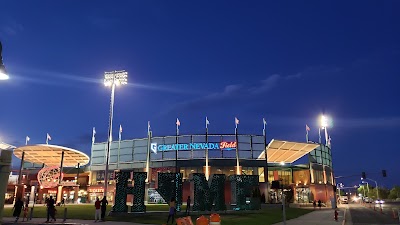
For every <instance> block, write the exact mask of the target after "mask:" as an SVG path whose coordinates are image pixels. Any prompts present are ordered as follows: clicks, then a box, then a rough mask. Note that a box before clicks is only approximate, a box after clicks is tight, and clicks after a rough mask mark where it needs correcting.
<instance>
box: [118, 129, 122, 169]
mask: <svg viewBox="0 0 400 225" xmlns="http://www.w3.org/2000/svg"><path fill="white" fill-rule="evenodd" d="M121 135H122V126H121V124H120V125H119V136H118V156H117V168H119V152H120V149H121Z"/></svg>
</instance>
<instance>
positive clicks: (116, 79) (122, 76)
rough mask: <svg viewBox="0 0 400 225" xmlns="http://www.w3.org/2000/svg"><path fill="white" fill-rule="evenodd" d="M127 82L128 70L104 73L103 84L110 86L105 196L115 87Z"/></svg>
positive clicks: (105, 194)
mask: <svg viewBox="0 0 400 225" xmlns="http://www.w3.org/2000/svg"><path fill="white" fill-rule="evenodd" d="M127 82H128V72H126V71H124V70H122V71H112V72H105V73H104V85H105V86H111V100H110V116H109V120H108V139H107V152H106V168H105V171H104V196H105V197H106V198H107V188H108V169H109V164H110V148H111V142H112V123H113V117H114V95H115V87H116V86H118V85H124V84H127Z"/></svg>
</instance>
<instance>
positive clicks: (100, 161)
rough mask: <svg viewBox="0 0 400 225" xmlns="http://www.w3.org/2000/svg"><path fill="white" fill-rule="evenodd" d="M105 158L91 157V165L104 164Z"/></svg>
mask: <svg viewBox="0 0 400 225" xmlns="http://www.w3.org/2000/svg"><path fill="white" fill-rule="evenodd" d="M104 160H105V157H92V164H104V163H105V162H104Z"/></svg>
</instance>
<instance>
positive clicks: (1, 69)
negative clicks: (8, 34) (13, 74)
mask: <svg viewBox="0 0 400 225" xmlns="http://www.w3.org/2000/svg"><path fill="white" fill-rule="evenodd" d="M2 51H3V47H2V45H1V42H0V80H8V79H10V77H9V76H8V74H7V71H6V67H5V66H4V64H3V57H2Z"/></svg>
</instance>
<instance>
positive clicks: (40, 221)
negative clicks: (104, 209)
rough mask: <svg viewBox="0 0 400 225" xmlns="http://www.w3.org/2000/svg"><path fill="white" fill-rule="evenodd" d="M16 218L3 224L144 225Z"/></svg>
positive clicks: (6, 219) (138, 224)
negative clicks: (47, 221)
mask: <svg viewBox="0 0 400 225" xmlns="http://www.w3.org/2000/svg"><path fill="white" fill-rule="evenodd" d="M14 221H15V219H14V218H10V217H8V218H3V223H1V224H3V225H6V224H20V225H22V224H24V225H29V224H53V225H55V224H71V225H72V224H74V225H94V224H96V225H144V224H141V223H132V222H119V221H105V222H97V223H95V222H94V220H74V219H71V220H67V221H66V222H65V223H63V222H62V220H57V221H56V222H51V223H45V221H46V219H45V218H33V219H32V220H30V221H28V222H26V221H25V222H22V219H20V220H19V221H18V223H14ZM146 225H152V224H146Z"/></svg>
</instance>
